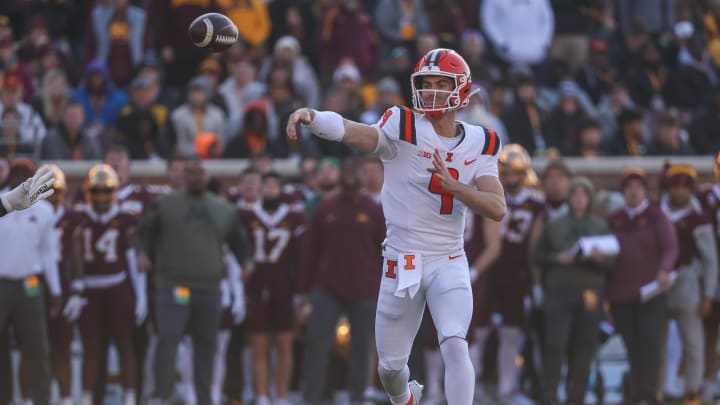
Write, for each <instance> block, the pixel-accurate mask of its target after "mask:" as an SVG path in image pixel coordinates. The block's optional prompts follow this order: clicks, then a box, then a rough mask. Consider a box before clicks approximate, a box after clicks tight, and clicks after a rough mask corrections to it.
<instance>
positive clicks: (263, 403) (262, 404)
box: [255, 396, 270, 405]
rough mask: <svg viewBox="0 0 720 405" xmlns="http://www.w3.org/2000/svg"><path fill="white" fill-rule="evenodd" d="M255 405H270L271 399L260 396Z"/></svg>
mask: <svg viewBox="0 0 720 405" xmlns="http://www.w3.org/2000/svg"><path fill="white" fill-rule="evenodd" d="M255 405H270V398H268V397H266V396H260V397H257V398H256V399H255Z"/></svg>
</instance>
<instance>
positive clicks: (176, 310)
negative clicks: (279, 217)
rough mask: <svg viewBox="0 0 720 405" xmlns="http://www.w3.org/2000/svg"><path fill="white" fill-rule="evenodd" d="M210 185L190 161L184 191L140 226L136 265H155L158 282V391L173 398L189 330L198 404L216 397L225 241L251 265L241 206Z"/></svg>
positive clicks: (156, 207)
mask: <svg viewBox="0 0 720 405" xmlns="http://www.w3.org/2000/svg"><path fill="white" fill-rule="evenodd" d="M206 185H207V175H206V173H205V170H204V168H203V166H202V163H201V162H200V161H188V162H186V163H185V189H183V190H179V191H175V192H172V193H170V194H168V195H166V196H163V197H162V198H159V199H158V200H156V201H155V203H154V204H153V205H152V206H151V207H150V209H149V210H148V211H147V212H146V213H145V214H144V215H143V217H142V220H141V221H140V225H139V226H138V235H137V242H136V244H137V247H136V248H137V253H138V269H139V270H140V271H144V272H147V271H150V270H151V267H152V271H154V275H155V278H156V285H157V293H156V296H155V305H156V306H155V322H156V325H157V334H158V344H157V350H156V353H155V367H154V372H155V393H154V397H155V398H156V399H157V400H158V402H159V403H165V402H166V401H170V400H171V397H172V393H173V388H174V386H175V361H176V354H177V347H178V344H179V343H180V340H181V339H182V338H183V336H184V335H185V334H186V333H188V334H189V335H190V336H191V337H192V342H193V353H194V359H193V363H194V374H195V392H196V395H197V403H198V404H211V403H212V399H211V396H210V383H211V379H212V370H213V357H214V356H215V346H216V341H217V330H218V325H219V324H220V315H221V306H220V296H221V293H220V281H221V280H222V279H223V277H224V272H225V264H224V261H223V258H224V255H225V253H224V249H225V246H227V247H228V248H229V249H230V251H232V252H233V253H234V254H235V256H236V258H237V260H238V263H242V265H243V269H244V270H245V271H251V267H252V263H251V262H250V256H249V249H248V246H249V245H248V241H247V237H246V233H245V229H244V227H243V226H242V225H241V223H240V221H239V219H238V216H237V211H236V210H235V208H234V207H233V206H232V205H230V204H228V203H227V202H226V201H225V200H223V199H221V198H219V197H216V196H214V195H212V194H211V193H208V192H206V191H205V188H206Z"/></svg>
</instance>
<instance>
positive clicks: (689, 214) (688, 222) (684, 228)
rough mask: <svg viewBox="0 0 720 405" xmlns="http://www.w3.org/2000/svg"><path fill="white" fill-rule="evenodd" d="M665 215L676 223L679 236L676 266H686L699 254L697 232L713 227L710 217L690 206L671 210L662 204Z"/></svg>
mask: <svg viewBox="0 0 720 405" xmlns="http://www.w3.org/2000/svg"><path fill="white" fill-rule="evenodd" d="M661 207H662V209H663V212H665V215H667V216H668V218H670V221H672V223H673V224H674V225H675V231H676V232H677V238H678V257H677V261H676V262H675V268H676V269H677V268H678V267H681V266H686V265H688V264H690V263H692V261H693V260H694V259H695V258H696V257H698V256H699V252H698V247H697V244H696V243H695V232H697V231H698V230H699V229H701V228H702V227H711V226H712V225H711V223H710V218H708V217H707V216H706V215H705V213H704V212H702V211H700V210H695V209H694V207H692V206H688V207H687V208H685V209H682V210H677V211H671V210H670V208H669V207H668V206H667V205H666V204H664V203H663V204H662V205H661Z"/></svg>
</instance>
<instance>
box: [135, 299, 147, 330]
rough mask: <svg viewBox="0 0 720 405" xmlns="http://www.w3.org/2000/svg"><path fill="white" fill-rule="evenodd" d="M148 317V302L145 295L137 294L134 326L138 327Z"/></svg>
mask: <svg viewBox="0 0 720 405" xmlns="http://www.w3.org/2000/svg"><path fill="white" fill-rule="evenodd" d="M147 315H148V302H147V295H146V294H138V297H137V299H136V301H135V325H136V326H140V325H142V323H143V322H145V318H147Z"/></svg>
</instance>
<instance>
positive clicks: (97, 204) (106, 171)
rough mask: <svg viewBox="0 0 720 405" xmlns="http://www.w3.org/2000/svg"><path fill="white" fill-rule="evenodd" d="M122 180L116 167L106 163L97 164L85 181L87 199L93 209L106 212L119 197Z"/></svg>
mask: <svg viewBox="0 0 720 405" xmlns="http://www.w3.org/2000/svg"><path fill="white" fill-rule="evenodd" d="M119 187H120V180H119V179H118V175H117V173H116V172H115V169H113V168H112V167H110V166H109V165H106V164H99V165H95V166H93V167H92V169H90V171H89V172H88V176H87V180H86V182H85V189H86V199H87V202H88V203H91V204H92V206H93V209H95V210H97V211H98V212H105V211H107V210H108V209H110V207H111V206H112V204H113V203H114V202H115V201H116V199H117V195H116V193H117V190H118V188H119Z"/></svg>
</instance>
